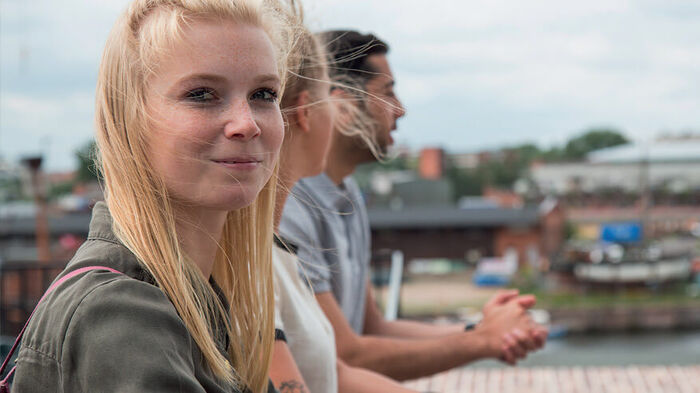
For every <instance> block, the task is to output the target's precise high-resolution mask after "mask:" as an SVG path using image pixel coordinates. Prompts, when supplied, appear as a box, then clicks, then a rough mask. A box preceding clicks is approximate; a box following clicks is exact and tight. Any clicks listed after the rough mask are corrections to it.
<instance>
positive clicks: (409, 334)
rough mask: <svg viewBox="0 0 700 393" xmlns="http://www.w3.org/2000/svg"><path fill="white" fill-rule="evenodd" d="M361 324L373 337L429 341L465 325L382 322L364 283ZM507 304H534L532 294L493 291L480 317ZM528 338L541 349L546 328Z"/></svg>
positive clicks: (451, 332)
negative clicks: (364, 299) (363, 316)
mask: <svg viewBox="0 0 700 393" xmlns="http://www.w3.org/2000/svg"><path fill="white" fill-rule="evenodd" d="M365 298H366V301H365V323H364V334H371V335H377V336H389V337H397V338H399V337H400V338H413V339H420V338H430V337H439V336H445V335H449V334H456V333H460V332H463V331H464V330H465V327H466V325H464V324H461V323H459V324H455V323H451V324H444V325H437V324H431V323H425V322H418V321H407V320H400V319H399V320H395V321H387V320H386V319H384V316H383V315H382V313H381V311H380V310H379V307H378V306H377V302H376V300H375V297H374V291H373V290H372V287H371V283H370V281H369V279H368V281H367V296H366V297H365ZM509 301H516V302H517V303H518V304H519V305H520V306H521V307H523V308H524V309H529V308H531V307H532V306H534V305H535V297H534V296H532V295H525V296H519V293H518V291H517V290H513V289H511V290H504V291H499V292H497V293H496V294H495V295H494V296H493V297H492V298H491V299H490V300H489V301H488V302H487V303H486V305H485V306H484V309H483V311H484V314H487V313H489V312H490V311H491V310H492V309H493V308H494V307H498V306H500V305H503V304H505V303H507V302H509ZM530 333H531V335H532V339H533V341H534V342H535V349H537V348H541V347H542V346H543V345H544V341H545V340H546V334H544V336H543V333H546V329H544V327H541V326H539V327H537V328H536V329H532V330H531V331H530Z"/></svg>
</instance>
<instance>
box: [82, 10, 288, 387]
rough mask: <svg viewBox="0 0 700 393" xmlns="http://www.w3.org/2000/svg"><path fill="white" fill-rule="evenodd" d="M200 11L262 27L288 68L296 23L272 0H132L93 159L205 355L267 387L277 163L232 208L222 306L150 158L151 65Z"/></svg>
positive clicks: (119, 31) (130, 242)
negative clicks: (223, 348) (191, 255)
mask: <svg viewBox="0 0 700 393" xmlns="http://www.w3.org/2000/svg"><path fill="white" fill-rule="evenodd" d="M200 16H202V17H215V18H220V19H222V20H230V21H234V22H240V23H247V24H252V25H254V26H259V27H262V28H263V29H264V30H265V31H266V32H267V34H268V36H269V37H270V39H271V41H272V43H273V45H274V47H275V48H276V50H277V59H278V64H277V66H278V70H279V75H280V76H281V77H282V76H284V75H285V72H286V62H287V53H288V51H289V48H290V47H291V45H292V42H293V41H294V38H293V34H294V33H293V31H294V28H293V26H292V25H291V24H290V19H289V18H287V17H286V16H285V15H284V13H283V12H282V9H281V7H280V6H279V4H278V3H277V2H276V1H274V0H259V1H256V0H236V1H235V2H234V1H231V0H135V1H133V2H132V3H131V5H130V6H129V8H128V9H127V10H126V12H125V13H124V14H123V15H122V16H121V17H120V19H119V20H118V21H117V23H116V24H115V26H114V28H113V29H112V31H111V33H110V35H109V38H108V40H107V43H106V46H105V50H104V54H103V57H102V63H101V65H100V72H99V77H98V83H97V95H96V111H95V113H96V115H95V120H96V129H97V135H96V141H97V147H98V155H97V157H98V158H97V160H98V165H99V168H100V169H101V172H102V175H103V177H104V184H105V198H106V202H107V205H108V206H109V210H110V212H111V214H112V217H113V222H114V224H113V226H114V231H115V233H116V235H117V236H118V237H119V239H120V240H121V241H122V242H123V243H124V245H125V246H126V247H127V248H129V250H131V251H132V252H133V253H134V254H135V255H136V257H137V258H138V259H139V261H140V262H141V264H143V266H144V267H145V268H146V270H147V271H148V272H149V273H151V274H152V275H153V277H154V278H155V280H156V282H157V284H158V286H159V287H160V289H161V290H162V291H163V292H164V293H165V294H166V295H167V296H168V298H169V299H170V301H171V302H172V303H173V305H174V306H175V309H176V310H177V312H178V314H179V315H180V317H181V318H182V320H183V321H184V323H185V326H186V327H187V329H188V331H189V333H190V334H191V336H192V337H193V339H194V341H195V342H196V343H197V345H198V347H199V349H200V350H201V352H202V355H203V358H204V362H205V364H206V365H208V367H209V368H210V369H211V371H212V373H213V374H214V375H216V376H217V377H219V378H220V379H222V380H223V381H226V382H228V383H232V384H236V385H238V386H239V387H241V388H242V387H244V386H247V387H249V388H250V389H251V390H252V391H253V392H262V391H264V389H265V387H266V386H267V374H268V369H269V363H270V357H271V348H272V341H273V338H274V334H273V310H274V309H273V305H274V298H273V295H272V268H271V260H270V259H271V249H272V228H273V226H272V223H273V212H274V207H275V186H276V173H277V169H276V168H275V173H274V174H273V175H272V178H271V179H272V180H270V181H268V182H267V184H266V185H265V186H264V188H263V190H262V191H261V192H260V194H259V195H258V198H257V199H256V200H255V202H253V204H251V205H250V206H248V207H245V208H242V209H239V210H235V211H231V212H229V213H228V215H227V219H226V223H225V225H224V229H223V233H222V237H221V239H220V241H219V252H218V253H217V256H216V260H215V262H214V268H213V272H212V277H213V278H214V280H215V281H216V282H217V283H218V284H219V286H220V287H221V288H222V289H223V292H224V294H225V296H226V298H227V300H228V302H229V304H230V306H229V309H228V310H225V309H224V306H223V304H222V302H221V301H220V300H219V298H218V296H216V293H215V292H214V291H213V289H212V287H211V286H210V285H209V283H208V282H207V280H206V278H205V277H203V275H202V274H201V272H200V271H199V270H198V268H197V267H196V266H195V265H194V264H193V263H192V262H191V261H189V260H188V259H187V257H186V256H185V255H184V253H183V250H182V249H181V248H180V245H179V242H178V237H177V233H176V229H175V218H174V214H173V207H172V205H171V203H170V199H169V196H168V191H167V189H166V187H165V184H164V183H163V180H162V179H161V178H160V177H159V176H157V175H156V174H155V173H154V171H153V168H152V166H151V164H150V162H149V159H148V157H149V149H148V143H147V140H148V138H147V130H148V119H147V116H146V115H145V113H146V112H147V111H146V110H145V109H146V102H145V86H146V84H147V78H148V75H149V72H151V71H152V69H153V68H154V64H155V62H156V61H157V60H156V59H157V58H158V56H161V55H162V51H163V50H164V49H165V48H168V47H169V45H172V44H176V43H177V42H178V40H179V39H181V31H182V27H183V26H185V25H186V24H187V23H188V22H190V21H191V19H192V18H193V17H200ZM282 79H284V78H282ZM227 316H230V321H229V320H228V319H227ZM220 321H223V324H224V325H225V326H224V327H225V329H226V330H227V331H228V334H229V338H230V345H229V349H228V351H229V353H228V357H227V356H224V355H222V354H221V352H219V350H218V349H217V346H216V341H215V337H214V332H213V331H212V328H211V326H213V325H217V324H218V326H220V325H221V322H220Z"/></svg>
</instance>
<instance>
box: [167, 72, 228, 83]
mask: <svg viewBox="0 0 700 393" xmlns="http://www.w3.org/2000/svg"><path fill="white" fill-rule="evenodd" d="M191 80H196V81H206V82H215V83H223V82H226V77H224V76H221V75H216V74H191V75H185V76H183V77H182V78H180V79H178V81H177V83H183V82H188V81H191Z"/></svg>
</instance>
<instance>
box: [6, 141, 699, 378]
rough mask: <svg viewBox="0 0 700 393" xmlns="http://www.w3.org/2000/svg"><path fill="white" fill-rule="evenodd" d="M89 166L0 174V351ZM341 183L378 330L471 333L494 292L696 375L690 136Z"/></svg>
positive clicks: (402, 156)
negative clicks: (363, 244)
mask: <svg viewBox="0 0 700 393" xmlns="http://www.w3.org/2000/svg"><path fill="white" fill-rule="evenodd" d="M93 156H94V143H92V142H88V143H86V144H85V145H84V146H83V147H82V148H81V149H79V150H78V151H77V152H76V153H75V162H76V166H75V170H73V171H69V172H60V173H56V172H51V171H49V170H44V169H43V168H42V157H40V156H35V157H27V158H26V159H24V160H22V161H21V162H7V161H0V274H1V276H0V281H1V283H2V298H1V299H2V301H1V302H0V303H1V304H0V306H1V308H0V319H1V321H2V332H1V333H2V335H3V336H12V335H13V334H16V333H17V331H18V330H19V329H20V328H21V326H22V323H23V322H24V320H25V319H26V318H27V316H28V315H29V312H31V310H32V308H33V305H34V304H35V303H36V301H37V300H38V298H39V297H40V296H41V294H42V293H43V291H44V290H45V288H46V287H47V286H48V284H49V283H50V281H51V280H52V279H53V277H54V276H55V275H56V274H57V273H58V272H59V271H60V270H61V268H62V267H63V266H64V264H65V263H66V262H67V261H68V260H69V259H70V257H71V256H72V255H73V254H74V253H75V251H76V250H77V248H78V247H79V246H80V245H81V244H82V242H83V241H84V240H85V238H86V236H87V230H88V223H89V219H90V209H91V207H92V206H93V205H94V203H95V202H96V201H98V200H101V199H103V195H102V188H101V187H100V184H99V182H98V176H97V173H96V170H95V168H94V164H93V161H92V160H93ZM355 176H356V179H357V180H358V183H359V184H360V185H361V188H362V190H363V193H364V195H365V198H366V201H367V204H368V208H369V217H370V222H371V229H372V245H373V254H374V256H375V258H374V261H373V267H374V272H373V281H374V284H375V285H376V287H377V290H378V291H379V295H380V296H379V298H380V301H381V302H382V304H383V307H384V308H385V312H386V315H387V316H388V317H390V318H391V317H396V316H402V317H409V318H419V319H446V320H448V319H450V320H453V319H462V320H470V319H473V320H478V319H479V317H480V314H479V310H480V307H481V305H482V304H483V302H484V301H485V300H486V299H488V298H489V297H490V296H491V295H492V294H493V293H494V291H495V290H497V289H498V288H502V287H515V288H519V289H520V290H521V291H522V292H528V293H534V294H535V295H537V297H538V306H537V310H535V311H534V314H533V315H534V316H535V317H536V318H537V319H538V320H539V321H541V322H543V323H546V324H548V325H549V326H550V330H551V331H550V336H551V337H552V338H557V337H577V336H579V335H580V334H591V333H599V332H605V333H608V334H620V333H624V332H630V331H642V332H656V333H658V334H674V333H672V332H677V331H679V330H685V331H686V332H691V333H678V334H690V335H689V336H688V338H686V339H687V340H691V341H692V342H693V345H694V346H691V347H687V348H686V351H689V352H687V354H686V355H683V351H682V350H681V351H680V352H678V351H677V352H675V353H674V356H671V357H670V358H669V362H671V361H672V360H673V361H676V362H677V361H679V359H681V360H680V361H681V362H683V360H682V359H683V357H684V356H685V357H686V359H685V361H686V362H688V363H693V362H694V361H693V360H692V359H693V358H694V355H692V353H693V352H692V351H695V350H697V346H698V337H697V334H694V333H692V332H693V331H697V329H699V328H700V135H698V134H693V133H685V134H679V135H664V136H660V137H658V138H657V139H655V140H653V141H652V142H649V143H646V144H641V143H635V142H633V141H630V140H628V139H627V137H626V136H624V134H622V133H620V132H618V131H616V130H612V129H594V130H589V131H587V132H584V133H581V134H580V135H579V136H576V137H574V138H572V139H571V140H569V141H568V142H567V143H566V144H564V145H562V146H555V147H552V148H549V149H541V148H539V147H538V146H537V145H534V144H524V145H519V146H509V147H503V148H499V149H493V150H488V151H475V152H466V153H460V152H452V151H450V150H448V149H443V148H439V147H435V148H423V149H421V150H419V151H412V150H409V149H405V148H398V149H396V152H395V158H393V159H390V160H387V161H386V162H383V163H374V164H368V165H365V166H363V167H361V168H360V170H359V171H358V172H357V173H356V175H355ZM397 263H398V265H397ZM397 269H398V273H392V271H393V272H396V271H397ZM397 274H398V275H397ZM392 275H393V276H392ZM394 276H395V277H394ZM397 277H398V280H397ZM620 337H623V336H620ZM623 341H624V340H623ZM554 348H555V349H554V350H556V346H555V347H554ZM569 352H570V351H569V350H568V349H566V350H563V349H562V353H561V356H562V357H565V358H567V359H572V358H571V354H570V353H569ZM578 353H579V354H581V353H585V351H584V352H578ZM573 358H574V359H576V357H575V356H574V357H573ZM549 359H550V360H549V361H553V362H559V361H560V360H557V359H558V358H557V356H556V354H554V355H552V353H551V352H550V354H549ZM552 359H554V360H552ZM532 361H533V362H534V363H533V364H541V359H540V360H538V358H537V357H535V359H534V360H532ZM538 362H540V363H538ZM487 363H488V362H487ZM650 363H654V362H651V361H650ZM544 364H548V363H547V362H545V363H544ZM491 365H492V366H493V364H491Z"/></svg>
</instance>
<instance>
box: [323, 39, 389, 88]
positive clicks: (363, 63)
mask: <svg viewBox="0 0 700 393" xmlns="http://www.w3.org/2000/svg"><path fill="white" fill-rule="evenodd" d="M319 37H320V38H321V41H322V42H323V43H324V45H325V46H326V49H327V50H328V53H329V55H330V57H331V65H330V67H329V74H330V76H331V78H334V79H338V78H350V79H351V80H352V81H353V82H355V83H359V84H360V85H362V86H364V84H365V83H366V82H367V80H369V79H371V78H372V77H373V76H374V75H375V73H376V72H377V71H376V70H375V69H374V68H372V66H371V65H370V64H368V63H367V57H369V56H370V55H375V54H381V55H383V54H386V53H387V52H389V45H387V43H386V42H384V41H382V40H380V39H379V38H377V37H376V36H375V35H374V34H362V33H360V32H357V31H353V30H331V31H325V32H322V33H320V34H319Z"/></svg>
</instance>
